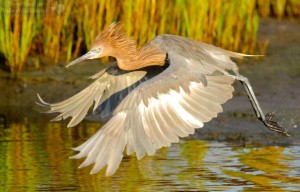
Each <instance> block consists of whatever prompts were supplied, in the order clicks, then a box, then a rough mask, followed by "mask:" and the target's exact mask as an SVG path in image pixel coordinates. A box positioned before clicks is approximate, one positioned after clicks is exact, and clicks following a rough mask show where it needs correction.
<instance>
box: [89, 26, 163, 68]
mask: <svg viewBox="0 0 300 192" xmlns="http://www.w3.org/2000/svg"><path fill="white" fill-rule="evenodd" d="M100 46H102V48H103V52H102V54H101V57H103V56H112V57H115V58H116V59H117V61H118V66H119V67H120V68H121V69H123V70H135V69H140V68H143V67H146V66H151V65H160V66H162V65H164V62H165V57H166V53H164V52H163V51H161V50H160V49H159V48H158V47H157V46H156V45H154V44H150V43H148V44H146V45H145V46H143V47H141V48H138V47H137V44H136V42H135V41H134V40H133V39H131V38H130V37H128V36H127V35H126V34H125V32H124V31H123V30H122V27H121V25H119V24H118V23H113V24H111V25H110V26H109V27H108V28H107V29H106V30H104V31H103V32H102V33H101V34H99V35H98V36H97V37H96V40H95V42H94V44H93V45H92V49H93V48H97V47H100Z"/></svg>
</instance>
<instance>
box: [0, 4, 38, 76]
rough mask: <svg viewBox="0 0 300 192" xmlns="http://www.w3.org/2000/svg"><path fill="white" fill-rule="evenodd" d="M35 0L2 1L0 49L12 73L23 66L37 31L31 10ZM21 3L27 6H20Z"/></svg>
mask: <svg viewBox="0 0 300 192" xmlns="http://www.w3.org/2000/svg"><path fill="white" fill-rule="evenodd" d="M36 3H38V1H36V0H24V1H21V0H17V1H9V0H4V1H3V2H2V9H1V13H0V16H1V22H0V42H1V43H0V51H1V52H2V53H3V54H4V56H5V58H6V60H7V63H8V66H9V68H10V70H11V72H12V73H15V72H17V71H22V70H23V69H24V67H25V62H26V58H27V55H28V53H29V50H30V47H31V43H32V40H33V38H34V36H35V35H36V34H37V33H38V30H37V26H36V25H35V21H36V20H37V18H36V15H35V14H32V13H31V12H33V11H34V7H35V5H36ZM21 4H24V5H27V6H20V5H21Z"/></svg>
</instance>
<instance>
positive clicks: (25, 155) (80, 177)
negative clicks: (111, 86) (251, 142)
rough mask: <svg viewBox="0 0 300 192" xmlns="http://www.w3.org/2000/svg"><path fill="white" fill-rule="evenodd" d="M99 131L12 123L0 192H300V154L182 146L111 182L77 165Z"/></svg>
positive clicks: (130, 161)
mask: <svg viewBox="0 0 300 192" xmlns="http://www.w3.org/2000/svg"><path fill="white" fill-rule="evenodd" d="M99 127H100V125H99V124H96V123H90V122H85V123H83V124H82V125H80V126H78V127H75V128H72V129H69V128H66V124H64V123H45V122H43V121H41V122H37V123H14V122H10V123H6V124H3V125H2V127H1V129H0V134H1V137H0V156H1V158H0V191H102V190H103V191H112V190H117V191H135V190H138V191H158V190H159V191H169V190H173V191H176V190H178V191H182V190H194V191H217V190H220V191H240V190H245V191H262V190H272V191H297V190H299V189H300V146H298V145H290V146H285V147H282V146H270V145H269V146H259V147H257V146H256V147H255V146H247V145H246V146H242V145H237V144H235V143H228V142H214V141H203V140H194V139H185V140H181V141H180V143H178V144H173V145H172V146H171V147H170V148H163V149H161V150H158V151H157V152H156V154H155V155H154V156H151V157H149V156H146V157H144V158H143V159H142V160H139V161H138V160H136V158H135V156H134V155H132V156H129V157H128V156H127V157H125V158H124V159H123V161H122V163H121V165H120V168H119V169H118V171H117V172H116V174H115V175H114V176H112V177H105V176H104V175H105V171H101V172H99V173H98V174H95V175H90V174H89V171H90V170H91V167H87V168H83V169H78V168H77V167H78V166H79V165H80V162H82V160H71V159H69V158H68V157H69V156H72V155H74V154H75V152H73V151H72V150H71V147H75V146H77V145H79V144H80V143H82V142H83V141H84V140H86V139H88V137H90V136H91V135H92V134H93V133H94V132H96V131H97V129H98V128H99Z"/></svg>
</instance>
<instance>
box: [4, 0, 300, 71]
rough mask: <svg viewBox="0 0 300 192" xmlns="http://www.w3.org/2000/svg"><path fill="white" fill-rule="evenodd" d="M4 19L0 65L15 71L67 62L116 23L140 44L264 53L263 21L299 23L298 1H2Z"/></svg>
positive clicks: (299, 9)
mask: <svg viewBox="0 0 300 192" xmlns="http://www.w3.org/2000/svg"><path fill="white" fill-rule="evenodd" d="M0 17H1V21H0V65H1V66H7V70H9V71H10V72H11V73H15V72H18V71H23V70H25V69H27V68H28V63H29V62H33V63H34V68H39V67H40V62H41V60H42V59H44V58H47V59H48V60H49V61H50V63H53V64H55V63H58V61H64V62H69V61H70V60H71V59H72V58H75V57H78V56H79V55H81V54H83V53H84V52H86V51H87V50H88V49H90V47H91V44H92V42H93V39H94V38H95V37H96V35H97V34H98V33H99V32H101V31H102V30H103V29H105V28H106V27H107V26H108V25H110V24H111V23H112V22H113V21H120V22H121V23H122V25H123V27H124V29H125V30H126V32H127V33H128V35H130V36H132V37H133V38H134V39H135V40H137V42H138V44H139V45H143V44H145V43H147V42H148V41H150V40H151V39H152V38H153V37H155V36H156V35H157V34H163V33H171V34H177V35H181V36H186V37H189V38H192V39H195V40H198V41H203V42H206V43H211V44H214V45H216V46H220V47H223V48H225V49H229V50H233V51H239V52H243V53H248V54H251V53H260V54H263V53H264V52H265V49H266V47H267V43H268V42H257V40H256V37H257V31H258V27H259V18H260V17H263V18H266V17H276V18H278V19H282V18H288V19H297V20H299V19H300V0H242V1H241V0H209V1H208V0H197V1H196V0H164V1H159V0H122V1H119V0H87V1H83V0H2V2H1V3H0ZM29 58H31V59H29ZM2 68H3V67H2Z"/></svg>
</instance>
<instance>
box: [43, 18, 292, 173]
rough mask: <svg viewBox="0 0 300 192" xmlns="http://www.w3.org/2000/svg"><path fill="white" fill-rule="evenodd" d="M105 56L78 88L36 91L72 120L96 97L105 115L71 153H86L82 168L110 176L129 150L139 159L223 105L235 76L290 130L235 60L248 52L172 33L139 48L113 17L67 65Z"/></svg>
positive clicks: (267, 120) (97, 109)
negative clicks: (63, 93)
mask: <svg viewBox="0 0 300 192" xmlns="http://www.w3.org/2000/svg"><path fill="white" fill-rule="evenodd" d="M104 56H112V57H114V58H115V59H116V62H112V63H110V64H108V66H107V67H106V68H105V69H104V70H102V71H100V72H98V73H97V74H95V75H93V76H92V77H91V78H92V79H95V81H94V82H93V83H92V84H91V85H89V86H88V87H87V88H85V89H84V90H82V91H81V92H79V93H77V94H76V95H74V96H72V97H70V98H68V99H66V100H64V101H61V102H58V103H53V104H50V103H47V102H45V101H43V100H42V99H41V97H40V96H39V95H38V98H39V100H40V105H43V106H46V107H48V108H49V111H48V112H49V113H60V114H59V115H58V116H57V117H56V118H54V119H53V121H59V120H62V119H66V118H68V117H71V120H70V122H69V123H68V125H67V126H68V127H73V126H75V125H77V124H78V123H80V122H81V121H82V120H83V119H84V117H85V116H86V115H87V113H88V111H89V109H90V108H91V106H92V105H93V110H92V111H93V114H95V115H98V116H99V118H100V120H102V121H107V122H106V124H104V125H103V127H102V128H101V129H100V130H99V131H98V132H96V133H95V134H94V135H93V136H92V137H91V138H90V139H89V140H87V141H86V142H85V143H83V144H82V145H80V146H78V147H76V148H74V150H75V151H78V152H79V153H78V154H77V155H75V156H73V157H71V158H73V159H79V158H84V157H86V159H85V161H84V162H83V163H82V164H81V165H80V168H81V167H85V166H88V165H91V164H93V163H94V167H93V169H92V171H91V174H93V173H97V172H99V171H100V170H101V169H102V168H104V167H105V166H107V169H106V175H107V176H110V175H112V174H114V173H115V172H116V170H117V169H118V167H119V164H120V163H121V160H122V158H123V152H124V150H126V154H127V155H130V154H133V153H136V156H137V159H141V158H142V157H143V156H145V154H148V155H153V154H154V153H155V151H156V150H157V149H160V148H162V147H169V146H170V145H171V143H176V142H178V141H179V137H187V136H188V135H189V134H193V133H194V132H195V129H196V128H201V127H203V125H204V123H205V122H208V121H210V120H211V119H212V118H214V117H216V116H217V114H218V113H220V112H222V106H221V104H223V103H225V102H226V101H228V100H229V99H230V98H232V93H233V90H234V89H233V87H232V83H233V82H234V81H235V80H238V81H240V82H241V83H242V84H243V86H244V88H245V91H246V93H247V95H248V97H249V101H250V102H251V104H252V107H253V109H254V111H255V114H256V116H257V118H258V119H259V120H261V121H262V122H263V123H264V124H265V126H266V127H268V128H269V129H270V130H272V131H276V132H279V133H282V134H284V135H288V134H287V131H286V129H285V128H283V127H281V126H280V125H279V124H278V123H276V122H275V121H272V117H273V116H274V114H273V113H269V114H267V115H264V113H263V111H262V110H261V108H260V106H259V103H258V101H257V99H256V97H255V95H254V92H253V90H252V87H251V85H250V83H249V81H248V79H247V78H246V77H244V76H242V75H240V74H239V73H238V67H237V65H236V63H235V62H233V61H232V60H231V58H243V57H244V56H247V55H245V54H241V53H236V52H231V51H227V50H224V49H221V48H218V47H215V46H213V45H209V44H205V43H202V42H197V41H193V40H191V39H188V38H185V37H181V36H176V35H169V34H164V35H159V36H157V37H155V38H154V39H153V40H152V41H150V42H149V43H148V44H146V45H144V46H143V47H141V48H138V47H137V45H136V42H135V41H134V40H133V39H131V38H130V37H128V36H127V35H126V34H125V33H124V31H123V30H122V27H121V26H120V24H118V23H112V24H111V25H110V26H109V27H108V28H107V29H106V30H104V31H103V32H102V33H100V34H99V35H98V36H97V37H96V39H95V42H94V43H93V45H92V48H91V50H90V51H89V52H87V53H86V54H85V55H83V56H81V57H79V58H78V59H76V60H74V61H72V62H71V63H69V64H68V65H67V67H69V66H72V65H75V64H77V63H80V62H82V61H84V60H88V59H96V58H101V57H104Z"/></svg>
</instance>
